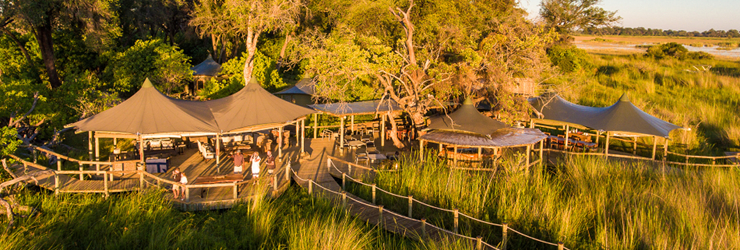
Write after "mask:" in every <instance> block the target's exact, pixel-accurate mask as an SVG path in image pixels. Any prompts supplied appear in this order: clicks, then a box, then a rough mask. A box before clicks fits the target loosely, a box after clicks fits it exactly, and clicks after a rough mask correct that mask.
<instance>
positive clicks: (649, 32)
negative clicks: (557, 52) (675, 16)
mask: <svg viewBox="0 0 740 250" xmlns="http://www.w3.org/2000/svg"><path fill="white" fill-rule="evenodd" d="M581 33H582V34H587V35H616V36H682V37H740V32H738V31H737V30H735V29H731V30H728V31H724V30H715V29H710V30H707V31H704V32H699V31H685V30H662V29H650V28H647V29H646V28H643V27H637V28H629V27H603V28H587V29H585V30H582V31H581Z"/></svg>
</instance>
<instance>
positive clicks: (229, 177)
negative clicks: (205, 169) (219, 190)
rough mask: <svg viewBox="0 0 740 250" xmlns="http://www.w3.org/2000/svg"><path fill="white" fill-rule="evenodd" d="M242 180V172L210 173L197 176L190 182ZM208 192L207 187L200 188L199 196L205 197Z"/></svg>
mask: <svg viewBox="0 0 740 250" xmlns="http://www.w3.org/2000/svg"><path fill="white" fill-rule="evenodd" d="M242 180H244V175H242V174H224V175H211V176H198V177H197V178H195V180H193V182H192V183H190V184H217V183H235V182H240V181H242ZM207 192H208V189H207V188H202V189H201V190H200V198H205V197H206V194H207Z"/></svg>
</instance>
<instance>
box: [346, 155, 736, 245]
mask: <svg viewBox="0 0 740 250" xmlns="http://www.w3.org/2000/svg"><path fill="white" fill-rule="evenodd" d="M446 164H447V163H446V162H445V161H442V160H437V159H436V158H434V157H430V158H427V159H426V161H425V162H423V163H421V162H419V161H418V159H416V158H406V159H402V160H401V166H402V169H403V170H402V171H400V172H398V173H393V172H380V173H378V175H377V176H376V177H375V179H374V180H373V182H374V183H376V184H377V186H378V188H382V189H385V190H389V191H391V192H394V193H396V194H400V195H413V197H414V198H415V199H418V200H421V201H423V202H426V203H429V204H431V205H434V206H439V207H442V208H446V209H459V211H460V212H461V213H465V214H467V215H471V216H473V217H475V218H478V219H483V220H486V221H489V222H494V223H504V222H506V223H508V225H509V226H510V227H511V228H514V229H516V230H517V231H520V232H523V233H526V234H529V235H531V236H534V237H536V238H539V239H542V240H546V241H550V242H557V241H562V242H564V243H565V245H566V246H568V247H570V248H571V249H592V248H606V249H738V248H740V247H739V246H740V191H739V190H738V188H737V187H738V186H740V171H738V169H695V168H691V169H679V168H671V167H663V166H656V165H650V164H647V163H640V162H630V161H614V160H609V161H607V160H604V159H603V158H601V157H571V158H570V160H568V161H567V163H562V164H559V165H558V166H555V167H549V168H548V167H545V168H542V167H535V168H533V169H531V170H530V171H529V172H528V173H527V172H524V171H507V169H509V167H508V166H501V167H500V171H497V172H493V173H491V172H485V173H476V172H467V171H458V170H452V171H451V170H449V169H448V168H447V167H446V166H445V165H446ZM367 181H370V180H367ZM350 188H352V189H354V190H351V192H358V193H360V194H361V195H362V196H366V195H367V191H362V190H363V189H362V188H360V187H359V186H355V185H353V186H351V187H350ZM388 200H389V198H386V200H379V204H384V203H383V202H389V201H388ZM396 203H399V204H397V205H396V208H395V209H401V210H400V211H401V212H403V211H406V210H405V209H406V206H403V203H404V201H396ZM384 205H385V204H384ZM390 205H391V207H393V204H390ZM414 206H415V208H414V211H413V212H414V217H425V218H431V219H429V220H428V221H430V222H431V223H438V224H436V225H439V224H443V226H445V227H447V228H451V218H450V216H451V215H449V213H447V212H440V211H439V210H428V211H424V210H417V208H416V207H421V206H420V205H416V204H415V205H414ZM460 223H461V225H460V228H461V229H460V230H461V232H463V233H465V234H466V235H472V236H476V235H481V236H484V239H485V240H487V242H489V243H498V242H499V241H500V239H501V229H500V228H496V227H492V226H482V225H480V224H479V223H477V222H474V221H471V220H460ZM509 235H511V234H509ZM508 246H509V247H512V248H513V249H546V248H547V247H548V246H546V245H542V244H539V243H536V242H533V241H531V240H527V239H524V238H522V237H516V236H510V239H509V245H508Z"/></svg>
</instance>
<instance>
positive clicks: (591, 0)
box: [540, 0, 621, 41]
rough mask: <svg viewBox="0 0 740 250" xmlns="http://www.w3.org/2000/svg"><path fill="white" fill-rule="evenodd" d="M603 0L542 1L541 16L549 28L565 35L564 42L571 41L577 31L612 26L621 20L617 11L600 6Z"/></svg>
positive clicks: (562, 38)
mask: <svg viewBox="0 0 740 250" xmlns="http://www.w3.org/2000/svg"><path fill="white" fill-rule="evenodd" d="M600 2H601V0H542V3H540V16H542V18H543V19H544V20H545V23H546V24H547V26H548V27H551V28H553V29H555V31H557V32H558V33H560V34H561V35H563V36H562V37H561V40H562V41H566V40H567V39H569V36H568V35H569V34H570V33H571V32H573V31H574V30H575V29H585V28H589V27H598V26H610V25H612V24H614V23H616V22H618V21H619V20H621V17H619V16H617V11H607V10H604V9H603V8H601V7H598V6H596V5H598V4H599V3H600Z"/></svg>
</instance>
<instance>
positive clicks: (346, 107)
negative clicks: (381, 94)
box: [308, 100, 401, 116]
mask: <svg viewBox="0 0 740 250" xmlns="http://www.w3.org/2000/svg"><path fill="white" fill-rule="evenodd" d="M308 106H309V107H311V108H314V109H316V110H318V111H321V112H324V113H329V114H332V115H335V116H345V115H364V114H375V113H376V112H380V113H382V112H388V111H401V107H399V106H398V104H397V103H396V101H393V100H383V101H381V100H370V101H361V102H350V103H326V104H312V105H308Z"/></svg>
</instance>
